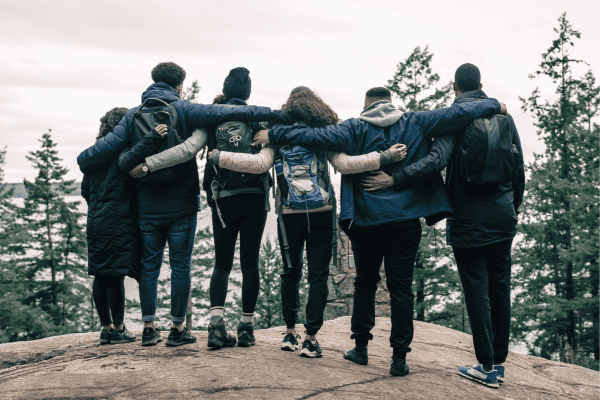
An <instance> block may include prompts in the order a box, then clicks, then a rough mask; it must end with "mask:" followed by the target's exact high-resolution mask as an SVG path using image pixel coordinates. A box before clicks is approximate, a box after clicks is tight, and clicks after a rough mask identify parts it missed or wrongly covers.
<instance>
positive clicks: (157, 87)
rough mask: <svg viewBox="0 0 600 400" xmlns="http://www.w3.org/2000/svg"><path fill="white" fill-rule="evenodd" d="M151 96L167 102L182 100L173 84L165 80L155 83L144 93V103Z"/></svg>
mask: <svg viewBox="0 0 600 400" xmlns="http://www.w3.org/2000/svg"><path fill="white" fill-rule="evenodd" d="M149 98H155V99H160V100H164V101H166V102H167V103H170V102H172V101H176V100H180V98H179V95H178V94H177V92H176V91H175V89H173V88H172V87H171V86H169V85H167V84H166V83H164V82H158V83H153V84H152V85H150V86H148V89H146V91H145V92H144V93H142V103H143V102H144V101H146V100H148V99H149Z"/></svg>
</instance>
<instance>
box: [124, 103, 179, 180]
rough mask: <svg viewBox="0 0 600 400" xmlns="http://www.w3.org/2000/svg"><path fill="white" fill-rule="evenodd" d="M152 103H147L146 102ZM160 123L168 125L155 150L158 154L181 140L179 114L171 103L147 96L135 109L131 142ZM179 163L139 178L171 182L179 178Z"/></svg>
mask: <svg viewBox="0 0 600 400" xmlns="http://www.w3.org/2000/svg"><path fill="white" fill-rule="evenodd" d="M148 103H149V104H152V105H147V104H148ZM160 124H165V125H167V127H168V133H167V136H166V137H165V138H164V139H163V140H162V142H161V145H160V147H159V148H158V149H157V150H156V152H155V154H158V153H160V152H162V151H164V150H167V149H170V148H171V147H175V146H177V145H178V144H180V143H181V142H182V140H181V136H180V135H179V131H180V130H181V127H180V124H179V116H178V115H177V110H176V109H175V107H174V106H173V105H171V104H170V103H167V102H165V101H163V100H161V99H156V98H149V99H147V100H146V101H144V103H142V105H141V106H140V107H139V108H138V109H137V111H136V113H135V114H134V117H133V129H132V132H133V138H132V142H133V144H134V145H135V144H136V143H137V142H139V141H140V140H142V138H143V137H144V136H146V135H147V134H149V133H150V132H151V131H152V129H153V128H154V127H156V126H157V125H160ZM181 165H182V164H178V165H175V166H172V167H169V168H164V169H160V170H158V171H154V172H151V173H149V174H147V175H146V176H144V177H143V178H140V182H143V183H146V184H149V185H164V184H169V183H172V182H174V181H176V180H178V179H179V178H181V176H182V175H183V174H182V170H181Z"/></svg>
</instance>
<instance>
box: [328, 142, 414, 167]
mask: <svg viewBox="0 0 600 400" xmlns="http://www.w3.org/2000/svg"><path fill="white" fill-rule="evenodd" d="M404 157H406V146H405V145H403V144H395V145H393V146H392V147H390V148H389V149H388V150H386V151H382V152H377V151H372V152H370V153H368V154H362V155H360V156H349V155H347V154H346V153H334V152H327V158H328V159H329V162H330V163H331V165H332V166H333V168H335V170H336V171H337V172H339V173H341V174H358V173H361V172H366V171H375V170H378V169H379V168H380V167H381V166H382V165H385V164H390V163H393V162H396V161H400V160H403V159H404Z"/></svg>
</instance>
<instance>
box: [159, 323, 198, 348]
mask: <svg viewBox="0 0 600 400" xmlns="http://www.w3.org/2000/svg"><path fill="white" fill-rule="evenodd" d="M188 343H196V336H194V335H192V333H191V332H190V330H189V329H188V328H186V327H184V328H183V331H181V332H179V330H178V329H177V328H171V333H169V337H168V338H167V343H165V344H166V345H167V346H181V345H184V344H188Z"/></svg>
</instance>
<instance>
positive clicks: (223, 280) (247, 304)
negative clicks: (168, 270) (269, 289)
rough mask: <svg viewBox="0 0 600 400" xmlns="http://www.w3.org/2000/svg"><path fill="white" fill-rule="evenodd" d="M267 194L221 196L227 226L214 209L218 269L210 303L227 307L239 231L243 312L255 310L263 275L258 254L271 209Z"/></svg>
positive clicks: (221, 208)
mask: <svg viewBox="0 0 600 400" xmlns="http://www.w3.org/2000/svg"><path fill="white" fill-rule="evenodd" d="M265 201H266V195H264V194H254V193H249V194H238V195H235V196H230V197H225V198H223V199H219V200H218V202H219V209H220V210H221V216H222V217H223V221H225V225H226V227H225V228H223V225H222V224H221V221H220V220H219V217H218V215H217V211H216V209H214V208H213V211H212V220H213V232H214V238H215V269H214V270H213V274H212V277H211V279H210V306H211V307H223V306H224V305H225V299H226V298H227V286H228V282H229V274H230V273H231V268H232V267H233V256H234V253H235V243H236V242H237V237H238V233H239V235H240V268H241V270H242V312H244V313H253V312H254V308H255V307H256V301H257V299H258V290H259V286H260V275H259V272H258V257H259V254H260V243H261V240H262V235H263V231H264V229H265V223H266V221H267V210H266V209H265V204H266V203H265Z"/></svg>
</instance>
